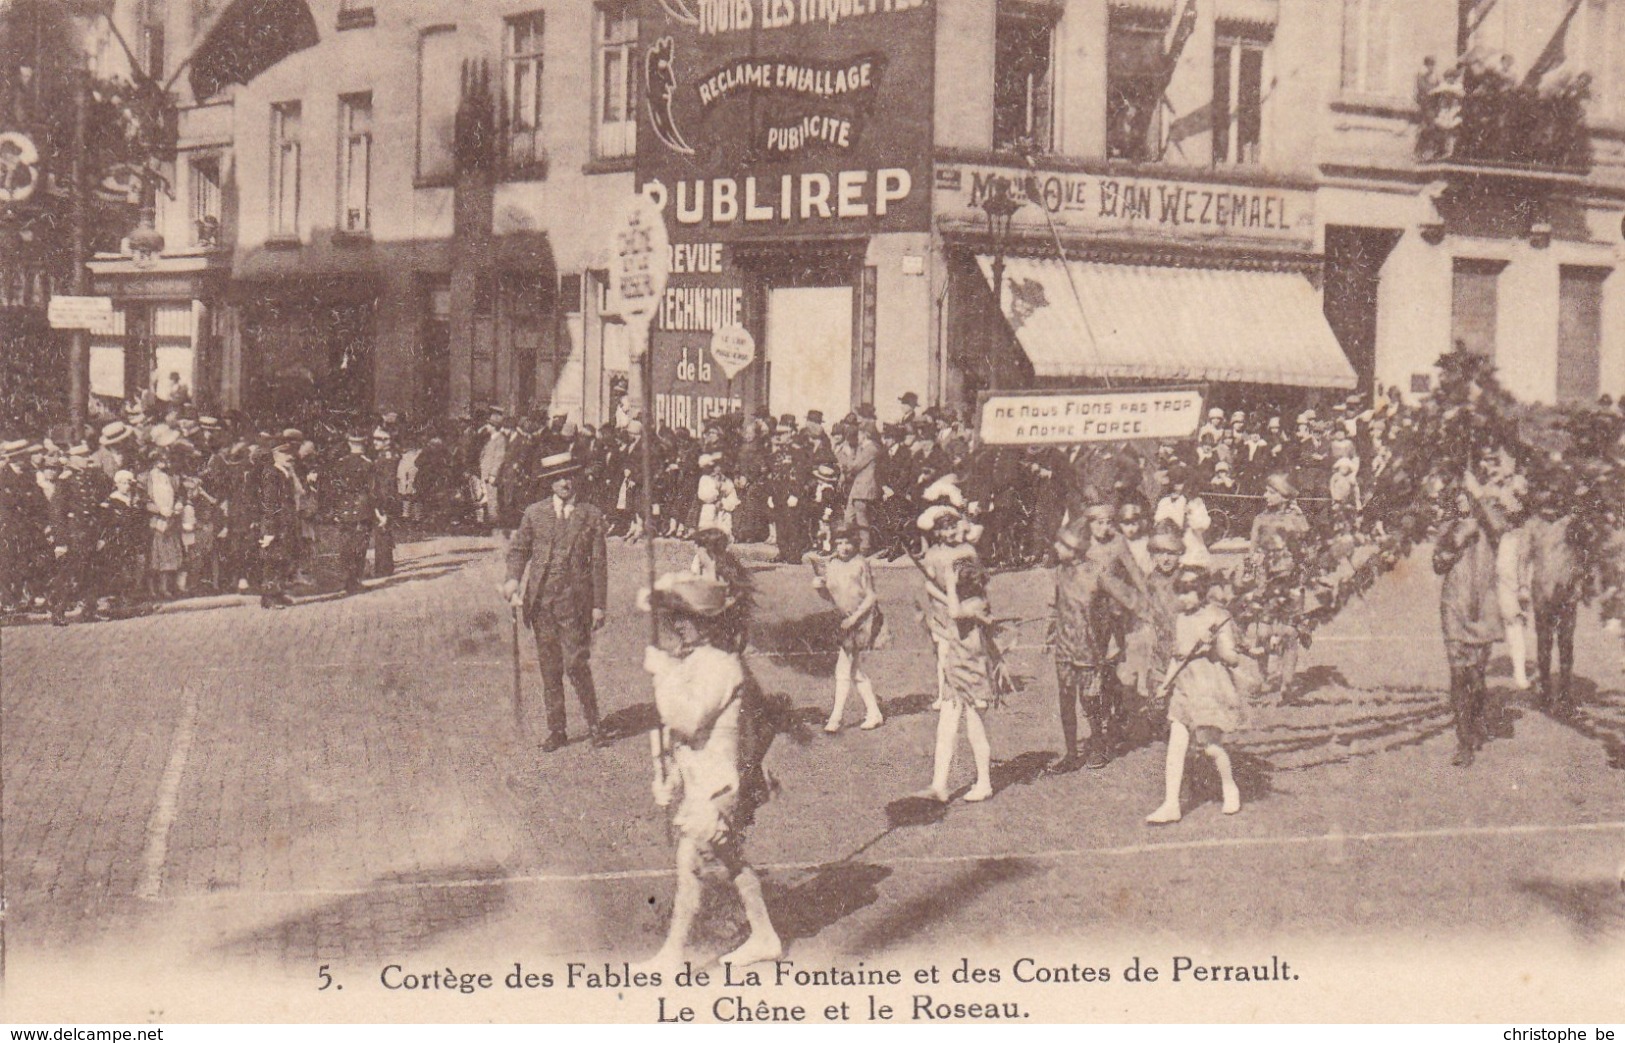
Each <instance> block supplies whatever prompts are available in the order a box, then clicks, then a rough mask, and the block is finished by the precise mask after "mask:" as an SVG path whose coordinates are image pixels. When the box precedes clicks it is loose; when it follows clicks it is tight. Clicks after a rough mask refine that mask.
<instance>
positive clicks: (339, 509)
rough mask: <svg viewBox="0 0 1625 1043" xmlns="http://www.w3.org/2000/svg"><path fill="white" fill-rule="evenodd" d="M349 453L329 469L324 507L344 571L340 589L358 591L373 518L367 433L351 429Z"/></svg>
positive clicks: (372, 472) (372, 478)
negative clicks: (336, 541)
mask: <svg viewBox="0 0 1625 1043" xmlns="http://www.w3.org/2000/svg"><path fill="white" fill-rule="evenodd" d="M345 443H346V444H347V445H348V446H349V450H350V451H349V454H348V455H347V456H345V458H344V459H343V460H342V461H340V462H339V463H338V464H337V465H336V466H335V467H334V468H333V470H332V472H331V474H330V475H329V477H328V479H327V481H326V482H325V483H324V484H323V487H322V492H323V493H324V494H325V495H326V496H327V498H328V506H327V510H328V513H329V515H330V516H331V517H332V519H333V523H334V525H335V526H336V527H337V528H338V537H339V569H340V571H341V572H342V573H343V574H344V592H345V593H346V594H356V593H359V592H360V591H361V590H363V589H364V588H363V587H362V584H361V576H362V573H364V572H365V571H366V569H367V544H368V543H369V542H370V541H371V539H372V527H373V525H374V524H375V523H376V522H377V520H378V519H377V500H376V494H375V491H374V488H373V487H374V483H375V482H376V474H375V466H374V463H373V461H371V460H369V459H368V458H367V455H366V452H367V436H366V435H365V434H363V433H362V432H360V431H352V432H351V433H350V434H349V435H348V436H346V438H345Z"/></svg>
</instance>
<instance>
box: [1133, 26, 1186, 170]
mask: <svg viewBox="0 0 1625 1043" xmlns="http://www.w3.org/2000/svg"><path fill="white" fill-rule="evenodd" d="M1198 18H1199V16H1198V14H1197V10H1196V0H1185V4H1184V7H1183V8H1180V7H1176V8H1175V9H1174V17H1173V19H1172V20H1171V21H1170V22H1169V23H1168V31H1167V33H1165V34H1164V35H1163V42H1162V63H1161V67H1160V68H1159V69H1158V70H1157V76H1156V79H1155V80H1154V81H1152V82H1151V83H1150V85H1149V87H1148V89H1147V90H1146V91H1145V95H1144V96H1143V98H1141V99H1140V104H1139V105H1138V107H1137V109H1136V111H1135V115H1134V130H1133V137H1134V140H1135V141H1146V140H1147V138H1148V137H1149V136H1150V134H1151V121H1152V120H1153V119H1154V118H1155V117H1156V115H1157V113H1158V111H1159V110H1161V109H1162V108H1164V107H1168V108H1171V107H1172V106H1171V105H1169V102H1168V86H1169V84H1171V83H1173V81H1174V72H1175V70H1177V69H1178V68H1179V59H1180V56H1181V55H1183V54H1184V53H1185V45H1186V44H1188V43H1190V40H1191V37H1192V36H1194V35H1196V26H1197V22H1198ZM1166 148H1167V145H1166V143H1162V142H1159V143H1158V144H1157V146H1156V151H1157V153H1158V155H1157V158H1158V159H1161V158H1162V156H1161V153H1162V152H1163V151H1165V150H1166Z"/></svg>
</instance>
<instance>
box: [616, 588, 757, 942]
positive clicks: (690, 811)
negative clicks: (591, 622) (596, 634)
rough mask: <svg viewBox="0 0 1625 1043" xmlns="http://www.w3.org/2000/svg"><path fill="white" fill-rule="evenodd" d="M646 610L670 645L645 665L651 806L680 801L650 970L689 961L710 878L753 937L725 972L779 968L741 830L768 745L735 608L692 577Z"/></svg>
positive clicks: (654, 595)
mask: <svg viewBox="0 0 1625 1043" xmlns="http://www.w3.org/2000/svg"><path fill="white" fill-rule="evenodd" d="M639 601H640V603H641V604H642V607H644V608H645V610H648V609H650V608H653V609H656V610H658V612H659V613H660V620H661V624H662V634H661V640H662V644H663V645H664V646H665V647H661V648H657V647H653V646H651V647H650V648H648V649H647V650H646V651H645V653H644V660H643V665H644V669H646V670H648V671H649V673H650V674H652V675H653V676H654V699H655V709H656V710H657V711H658V712H659V714H660V731H659V734H658V736H657V737H656V739H655V741H654V743H653V745H654V746H655V749H654V760H655V764H654V768H655V777H654V782H653V784H652V786H651V789H652V791H653V793H654V799H655V803H656V804H658V805H659V806H661V807H667V806H669V805H670V804H671V803H672V801H674V800H679V803H678V805H677V811H676V813H675V814H674V815H673V816H672V824H673V825H674V826H675V827H676V829H677V836H678V839H677V894H676V898H675V900H674V901H673V903H672V915H671V926H670V928H669V930H668V932H667V935H666V941H665V944H663V945H662V946H661V947H660V951H659V952H657V953H656V954H655V956H654V958H653V959H652V960H651V961H650V966H652V967H653V968H659V969H663V970H677V969H680V968H682V967H683V965H684V963H685V956H686V948H687V944H688V936H689V933H690V931H691V930H692V929H693V926H694V921H695V919H696V918H697V917H698V915H699V912H700V904H701V898H702V895H703V885H704V880H705V878H706V877H707V876H721V877H723V878H724V879H726V880H727V881H728V882H729V883H731V884H732V885H733V888H734V890H735V891H736V892H737V893H738V895H739V900H740V903H741V904H742V905H743V906H744V911H745V919H746V922H747V923H748V925H749V929H750V933H749V935H748V936H747V937H746V938H745V941H744V942H743V943H742V944H741V945H740V946H739V947H738V948H736V949H734V950H733V951H732V952H730V953H728V954H727V955H726V956H723V957H721V960H722V962H723V963H724V964H725V965H728V964H731V965H733V966H735V967H743V966H745V965H747V964H752V963H758V962H762V961H766V960H776V959H778V958H779V957H780V956H782V955H783V953H784V944H783V942H782V941H781V940H780V938H779V934H778V932H777V931H776V930H775V929H774V927H773V921H772V919H771V917H770V916H769V915H768V911H767V902H766V901H765V900H764V898H763V896H762V883H761V880H760V878H759V877H758V876H757V875H756V871H755V870H754V869H752V868H751V867H750V864H749V863H748V862H747V861H746V860H745V854H744V841H745V829H746V828H747V827H748V826H749V825H750V824H751V822H752V820H753V819H754V816H755V812H756V809H757V807H758V806H759V805H760V804H761V803H762V802H763V801H764V800H765V799H766V797H767V794H768V785H767V778H766V773H765V771H764V770H763V766H762V759H763V757H764V756H765V754H766V752H767V746H768V744H769V743H770V742H771V740H772V732H771V729H769V728H768V727H766V726H765V724H764V717H763V713H762V706H761V702H762V700H761V693H760V691H759V690H758V689H757V687H756V682H755V680H754V678H752V677H751V676H750V674H749V672H748V671H747V670H746V668H745V665H744V662H743V661H742V660H741V659H740V657H739V655H738V653H737V651H734V649H735V648H736V647H737V644H738V642H737V641H736V640H735V639H734V637H733V636H732V635H731V634H729V633H728V624H727V623H726V622H723V620H724V619H725V616H726V613H727V610H728V608H729V592H728V588H727V586H726V585H725V584H723V583H719V582H717V581H715V580H710V579H706V578H704V577H702V576H695V575H691V574H683V573H676V574H668V575H665V576H662V577H660V578H659V579H658V580H656V581H655V586H654V590H653V591H648V590H645V591H643V592H641V594H640V595H639Z"/></svg>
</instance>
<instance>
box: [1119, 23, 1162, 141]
mask: <svg viewBox="0 0 1625 1043" xmlns="http://www.w3.org/2000/svg"><path fill="white" fill-rule="evenodd" d="M1162 37H1163V29H1162V28H1161V27H1159V26H1156V25H1154V24H1150V23H1147V22H1144V21H1140V20H1138V19H1135V18H1131V17H1128V16H1127V15H1126V13H1124V14H1119V13H1118V12H1115V11H1114V12H1113V13H1112V19H1111V26H1110V28H1109V30H1108V32H1107V36H1106V154H1107V156H1109V157H1110V158H1112V159H1128V160H1135V161H1146V160H1153V159H1157V158H1160V156H1161V153H1162V148H1161V144H1162V92H1163V89H1164V87H1165V85H1166V83H1167V67H1166V63H1165V61H1164V59H1163V54H1162Z"/></svg>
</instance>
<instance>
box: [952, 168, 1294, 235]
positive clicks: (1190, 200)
mask: <svg viewBox="0 0 1625 1043" xmlns="http://www.w3.org/2000/svg"><path fill="white" fill-rule="evenodd" d="M1000 177H1004V178H1009V179H1010V181H1011V182H1012V184H1013V185H1014V186H1015V188H1014V192H1015V195H1016V196H1017V198H1019V199H1022V200H1023V201H1024V202H1025V204H1026V205H1024V206H1022V207H1021V209H1019V210H1017V211H1016V214H1015V217H1014V218H1013V219H1012V223H1013V224H1014V225H1016V226H1018V227H1032V228H1036V229H1040V230H1046V231H1047V229H1048V227H1049V226H1050V225H1051V224H1053V225H1054V226H1055V228H1056V230H1057V231H1059V232H1061V233H1063V234H1064V233H1067V232H1074V233H1086V234H1091V235H1118V236H1123V237H1158V238H1165V239H1187V240H1188V239H1225V240H1237V241H1243V242H1249V241H1250V242H1257V243H1260V244H1264V243H1275V244H1280V245H1291V246H1305V245H1307V244H1309V243H1311V242H1313V241H1314V237H1315V209H1314V207H1315V195H1314V192H1313V191H1311V190H1308V189H1301V188H1291V187H1278V186H1274V185H1270V186H1261V185H1248V184H1232V183H1226V182H1224V181H1209V180H1199V181H1198V180H1179V179H1173V178H1158V177H1135V176H1132V175H1119V174H1102V173H1080V172H1067V171H1058V170H1043V169H1039V170H1036V171H1035V170H1030V169H1022V168H1019V167H999V166H984V165H979V164H973V163H945V164H941V165H939V166H938V167H937V171H936V179H935V191H936V199H937V212H938V214H940V215H941V216H942V218H943V220H944V223H945V224H949V225H952V224H955V223H965V224H966V226H967V227H970V226H971V225H975V226H979V227H985V226H986V224H987V217H986V214H985V212H984V211H983V210H982V201H983V200H984V199H986V198H987V192H988V186H989V184H991V183H992V182H993V180H994V179H995V178H1000Z"/></svg>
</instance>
